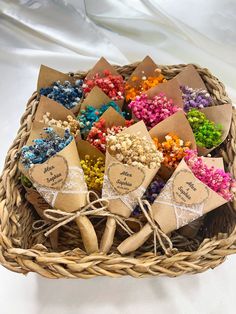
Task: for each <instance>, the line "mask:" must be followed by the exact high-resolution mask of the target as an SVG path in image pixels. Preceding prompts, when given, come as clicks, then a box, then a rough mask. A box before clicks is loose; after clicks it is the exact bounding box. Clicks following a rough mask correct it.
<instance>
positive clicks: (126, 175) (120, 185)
mask: <svg viewBox="0 0 236 314" xmlns="http://www.w3.org/2000/svg"><path fill="white" fill-rule="evenodd" d="M107 175H108V179H109V181H110V183H111V185H112V187H113V188H114V190H115V191H116V192H117V193H119V194H121V195H123V194H128V193H130V192H133V191H135V190H137V188H139V187H140V186H141V185H142V184H143V181H144V178H145V173H144V171H143V170H142V169H140V168H138V167H135V166H127V165H123V164H120V163H113V164H111V165H110V166H109V168H108V171H107Z"/></svg>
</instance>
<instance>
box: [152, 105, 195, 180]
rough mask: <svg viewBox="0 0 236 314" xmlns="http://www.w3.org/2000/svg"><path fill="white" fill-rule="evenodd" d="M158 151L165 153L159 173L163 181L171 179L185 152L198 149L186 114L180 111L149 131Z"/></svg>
mask: <svg viewBox="0 0 236 314" xmlns="http://www.w3.org/2000/svg"><path fill="white" fill-rule="evenodd" d="M149 134H150V136H151V137H152V139H153V140H154V143H155V145H156V146H157V149H158V150H160V151H161V152H162V153H163V158H164V159H163V162H162V165H161V168H160V170H159V172H158V174H159V176H160V177H162V178H163V179H165V180H166V179H169V177H170V176H171V175H172V173H173V172H174V170H175V168H176V167H177V166H178V164H179V162H180V161H181V160H182V158H183V157H184V156H185V152H186V151H187V150H189V148H191V149H196V148H197V146H196V142H195V138H194V135H193V132H192V129H191V127H190V125H189V122H188V120H187V119H186V116H185V114H184V112H183V111H182V110H181V111H178V112H176V113H174V114H173V115H171V116H170V117H168V118H166V119H165V120H163V121H162V122H160V123H158V124H157V125H156V126H154V127H153V128H152V129H151V130H150V131H149Z"/></svg>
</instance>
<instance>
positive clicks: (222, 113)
mask: <svg viewBox="0 0 236 314" xmlns="http://www.w3.org/2000/svg"><path fill="white" fill-rule="evenodd" d="M200 111H202V112H203V113H205V115H206V117H207V119H208V120H210V121H213V122H214V123H215V124H221V125H222V136H221V142H220V144H221V143H223V142H224V140H225V139H226V138H227V136H228V134H229V129H230V125H231V121H232V105H231V104H224V105H219V106H212V107H206V108H202V109H200ZM220 144H219V145H220ZM215 148H216V147H213V148H210V149H208V148H205V147H200V146H198V147H197V150H198V154H199V155H201V156H205V155H207V154H209V153H210V152H211V151H212V150H214V149H215Z"/></svg>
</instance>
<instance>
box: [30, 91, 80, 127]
mask: <svg viewBox="0 0 236 314" xmlns="http://www.w3.org/2000/svg"><path fill="white" fill-rule="evenodd" d="M46 112H50V114H51V115H52V118H53V119H55V120H62V121H65V120H67V117H68V116H72V117H73V118H74V119H76V117H75V115H74V114H73V113H72V112H71V111H70V110H68V109H66V108H65V107H64V106H62V105H61V104H59V103H58V102H56V101H54V100H52V99H50V98H48V97H45V96H41V97H40V100H39V104H38V107H37V111H36V113H35V117H34V120H36V121H39V122H40V121H41V120H42V119H43V116H44V115H45V114H46Z"/></svg>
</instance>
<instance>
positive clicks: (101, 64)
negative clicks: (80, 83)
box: [85, 57, 124, 107]
mask: <svg viewBox="0 0 236 314" xmlns="http://www.w3.org/2000/svg"><path fill="white" fill-rule="evenodd" d="M104 70H109V71H110V73H111V74H112V75H120V74H119V73H118V72H117V71H116V69H115V68H114V67H113V66H112V65H111V64H110V63H109V62H108V61H107V60H106V59H105V58H104V57H101V58H100V59H99V60H98V62H97V63H96V64H95V66H94V67H93V68H92V69H91V70H90V71H89V72H88V74H87V76H86V78H85V79H92V78H93V77H94V75H95V74H97V73H98V74H99V75H100V76H101V77H104V76H105V75H104V73H103V72H104ZM116 103H117V104H118V105H119V106H120V107H122V106H123V103H124V100H122V99H121V100H116Z"/></svg>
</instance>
